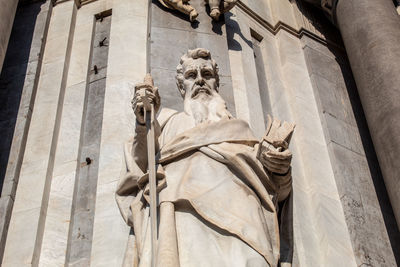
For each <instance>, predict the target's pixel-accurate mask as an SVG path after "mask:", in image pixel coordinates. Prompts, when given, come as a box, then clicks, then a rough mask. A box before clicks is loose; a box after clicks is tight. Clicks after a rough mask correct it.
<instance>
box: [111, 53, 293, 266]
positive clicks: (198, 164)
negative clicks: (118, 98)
mask: <svg viewBox="0 0 400 267" xmlns="http://www.w3.org/2000/svg"><path fill="white" fill-rule="evenodd" d="M176 81H177V85H178V89H179V91H180V93H181V95H182V97H183V104H184V111H183V112H177V111H174V110H171V109H166V108H163V109H162V110H161V111H160V112H159V114H158V116H157V122H156V124H157V127H156V128H157V130H156V152H157V156H156V158H157V192H158V208H159V232H158V241H157V264H156V266H160V267H168V266H171V267H178V266H181V267H188V266H208V267H212V266H215V267H223V266H227V267H228V266H229V267H235V266H237V267H239V266H240V267H242V266H248V267H266V266H278V264H279V263H278V262H279V257H280V255H279V254H280V249H279V248H280V245H279V242H280V240H279V224H278V218H277V207H278V206H279V205H278V204H279V203H280V202H282V201H284V200H285V199H286V198H287V197H288V195H289V193H290V191H291V183H292V182H291V168H290V163H291V158H292V155H291V152H290V151H289V149H288V144H289V141H290V137H291V135H292V132H293V129H294V125H292V124H289V123H286V122H283V123H282V124H281V122H280V121H279V120H276V119H275V120H273V121H271V123H269V125H268V127H267V131H266V135H265V136H264V138H263V139H262V140H261V142H260V140H257V139H256V138H255V137H254V135H253V133H252V131H251V129H250V127H249V125H248V124H247V123H246V122H245V121H243V120H240V119H235V118H234V117H233V116H232V115H231V113H230V112H229V111H228V110H227V108H226V104H225V101H224V100H223V99H222V97H221V96H220V94H219V93H218V89H219V88H218V87H219V76H218V66H217V64H216V62H215V61H214V60H213V59H212V58H211V55H210V52H209V51H208V50H206V49H203V48H197V49H194V50H189V51H188V52H187V53H186V54H185V55H183V56H182V58H181V60H180V64H179V66H178V67H177V75H176ZM147 89H148V92H149V93H148V94H147V96H146V97H148V99H147V100H146V101H150V102H151V103H153V104H154V106H155V109H156V110H158V109H159V107H160V97H159V94H158V91H157V89H156V88H155V87H154V86H152V85H148V88H147ZM132 102H133V109H134V112H135V115H136V120H137V121H136V128H135V136H134V138H133V139H132V140H130V141H129V142H127V143H126V145H125V158H126V166H127V172H126V174H125V175H124V176H123V177H122V178H121V181H120V183H119V186H118V189H117V192H116V199H117V203H118V205H119V208H120V211H121V214H122V216H123V218H124V219H125V221H126V223H127V224H128V225H129V226H130V227H132V231H131V239H130V245H129V246H128V248H127V253H126V258H125V263H124V264H126V266H141V267H142V266H150V263H151V237H150V232H151V231H150V218H149V185H148V173H147V171H146V170H147V147H146V138H147V137H146V126H145V121H144V111H143V103H144V99H143V96H142V95H140V94H136V95H135V96H134V99H133V101H132Z"/></svg>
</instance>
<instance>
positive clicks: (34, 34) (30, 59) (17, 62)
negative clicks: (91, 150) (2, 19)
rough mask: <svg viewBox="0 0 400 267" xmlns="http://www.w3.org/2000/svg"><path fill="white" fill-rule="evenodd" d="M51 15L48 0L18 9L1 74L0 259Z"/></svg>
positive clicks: (0, 258)
mask: <svg viewBox="0 0 400 267" xmlns="http://www.w3.org/2000/svg"><path fill="white" fill-rule="evenodd" d="M50 14H51V5H50V1H47V2H43V1H40V2H36V3H32V4H29V5H23V6H21V7H20V8H19V10H18V12H17V15H16V19H15V21H14V28H13V33H12V35H11V39H10V46H9V49H8V52H7V55H6V61H5V64H4V65H3V70H2V74H1V76H0V84H1V85H0V87H1V88H2V89H0V90H1V94H2V96H1V97H0V99H2V100H4V101H6V102H5V103H3V105H0V107H1V108H0V117H1V118H0V125H3V127H0V132H1V135H2V137H3V138H1V141H0V146H1V148H0V181H1V182H0V183H1V184H2V187H1V186H0V188H2V193H1V201H2V203H3V204H4V205H5V206H6V207H7V209H6V210H4V212H1V213H0V214H1V215H0V224H1V225H2V227H1V229H0V233H1V239H0V262H1V261H2V257H3V252H4V246H5V241H6V237H7V231H8V224H9V220H10V217H11V211H12V207H13V204H14V201H13V200H14V198H15V192H16V190H17V184H18V178H19V173H20V168H21V164H22V157H23V155H24V151H25V143H26V137H27V132H28V129H29V124H30V120H31V115H32V109H33V101H34V98H35V95H36V88H37V83H38V79H39V74H40V68H41V60H42V53H43V50H44V43H45V40H46V34H47V27H48V24H49V19H50ZM27 38H28V40H27ZM2 100H0V101H2ZM5 202H7V204H5Z"/></svg>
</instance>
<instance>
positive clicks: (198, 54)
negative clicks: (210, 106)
mask: <svg viewBox="0 0 400 267" xmlns="http://www.w3.org/2000/svg"><path fill="white" fill-rule="evenodd" d="M190 58H193V59H198V58H203V59H207V60H211V65H212V67H213V69H214V73H215V79H216V82H217V87H219V75H218V70H219V69H218V65H217V62H215V60H214V59H212V58H211V53H210V51H208V50H207V49H204V48H196V49H193V50H188V51H187V53H186V54H184V55H183V56H182V57H181V60H180V62H179V65H178V66H177V67H176V76H175V79H176V85H177V86H178V89H179V91H180V92H182V91H183V90H184V89H183V80H184V79H185V78H184V76H183V63H184V62H185V60H188V59H190ZM181 94H182V93H181Z"/></svg>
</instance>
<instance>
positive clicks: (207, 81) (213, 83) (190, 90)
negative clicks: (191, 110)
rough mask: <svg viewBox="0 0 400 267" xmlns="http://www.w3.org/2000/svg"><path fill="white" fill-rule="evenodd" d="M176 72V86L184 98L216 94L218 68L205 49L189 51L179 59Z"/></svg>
mask: <svg viewBox="0 0 400 267" xmlns="http://www.w3.org/2000/svg"><path fill="white" fill-rule="evenodd" d="M176 72H177V74H176V84H177V86H178V89H179V91H180V93H181V95H182V97H184V98H186V97H190V98H193V99H195V98H197V97H198V96H200V95H202V94H207V95H212V94H213V93H214V92H218V87H219V76H218V66H217V63H216V62H215V60H214V59H212V58H211V54H210V51H208V50H207V49H204V48H196V49H193V50H189V51H188V52H187V53H186V54H184V55H183V56H182V57H181V60H180V63H179V65H178V67H177V68H176Z"/></svg>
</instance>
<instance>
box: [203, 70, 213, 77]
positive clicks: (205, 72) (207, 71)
mask: <svg viewBox="0 0 400 267" xmlns="http://www.w3.org/2000/svg"><path fill="white" fill-rule="evenodd" d="M202 76H203V77H204V78H206V79H210V78H211V77H212V76H213V75H212V73H211V71H209V70H205V71H203V73H202Z"/></svg>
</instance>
